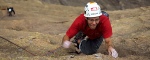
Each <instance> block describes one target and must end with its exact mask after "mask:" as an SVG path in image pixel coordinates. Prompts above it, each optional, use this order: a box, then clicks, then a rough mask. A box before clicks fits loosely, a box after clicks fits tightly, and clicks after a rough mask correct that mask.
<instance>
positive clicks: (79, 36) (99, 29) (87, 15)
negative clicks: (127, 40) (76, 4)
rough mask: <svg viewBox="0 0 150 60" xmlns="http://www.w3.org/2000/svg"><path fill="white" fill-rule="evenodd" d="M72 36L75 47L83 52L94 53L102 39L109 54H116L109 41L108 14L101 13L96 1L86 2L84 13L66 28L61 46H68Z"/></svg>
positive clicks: (110, 30) (110, 28)
mask: <svg viewBox="0 0 150 60" xmlns="http://www.w3.org/2000/svg"><path fill="white" fill-rule="evenodd" d="M74 36H75V38H74V41H73V42H74V43H76V44H77V46H76V47H77V48H78V49H79V50H80V52H82V53H84V54H87V55H89V54H94V53H96V52H97V50H98V49H99V47H100V45H101V43H102V42H103V39H104V40H105V42H106V45H107V49H108V52H109V54H111V55H112V56H113V57H115V58H116V57H117V56H118V53H117V51H116V50H115V49H114V48H113V46H112V42H111V36H112V27H111V24H110V20H109V17H108V14H106V13H104V14H103V12H102V11H101V8H100V6H99V5H98V4H97V3H96V2H89V3H87V5H86V6H85V12H84V14H81V15H79V16H78V17H77V18H76V19H75V21H74V22H73V23H72V25H71V26H70V28H69V29H68V30H67V32H66V35H65V36H64V37H63V39H62V46H63V47H64V48H69V46H70V44H71V41H70V39H71V38H72V37H74ZM85 37H86V38H85Z"/></svg>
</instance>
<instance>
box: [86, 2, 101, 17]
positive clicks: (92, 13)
mask: <svg viewBox="0 0 150 60" xmlns="http://www.w3.org/2000/svg"><path fill="white" fill-rule="evenodd" d="M84 11H85V12H84V16H85V17H97V16H101V15H102V12H101V8H100V6H99V5H98V4H97V3H96V2H88V3H87V5H86V6H85V8H84Z"/></svg>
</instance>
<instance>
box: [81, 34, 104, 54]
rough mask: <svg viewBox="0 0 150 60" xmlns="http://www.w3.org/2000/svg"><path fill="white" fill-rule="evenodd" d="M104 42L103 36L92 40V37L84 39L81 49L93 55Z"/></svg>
mask: <svg viewBox="0 0 150 60" xmlns="http://www.w3.org/2000/svg"><path fill="white" fill-rule="evenodd" d="M102 42H103V37H100V38H97V39H94V40H90V39H87V40H82V41H81V43H80V45H79V49H80V50H81V52H82V53H84V54H87V55H91V54H94V53H96V52H97V50H98V49H99V47H100V45H101V44H102Z"/></svg>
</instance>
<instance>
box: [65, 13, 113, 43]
mask: <svg viewBox="0 0 150 60" xmlns="http://www.w3.org/2000/svg"><path fill="white" fill-rule="evenodd" d="M79 31H82V32H83V33H84V34H85V35H86V36H88V38H89V39H91V40H92V39H95V38H99V37H100V36H103V38H108V37H111V36H112V27H111V24H110V20H109V18H108V17H106V16H104V15H101V16H100V22H99V24H98V25H97V27H96V29H90V27H89V26H88V24H87V21H86V20H85V17H84V14H81V15H80V16H78V17H77V18H76V19H75V21H74V22H73V23H72V25H71V26H70V28H69V29H68V31H67V32H66V35H67V36H68V37H69V38H70V39H71V38H72V37H73V36H75V35H76V34H77V33H78V32H79Z"/></svg>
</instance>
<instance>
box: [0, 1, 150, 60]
mask: <svg viewBox="0 0 150 60" xmlns="http://www.w3.org/2000/svg"><path fill="white" fill-rule="evenodd" d="M0 2H4V1H0ZM31 2H34V3H32V4H31ZM12 3H15V4H12ZM3 5H8V6H13V7H14V9H15V11H16V14H15V15H14V16H12V17H8V16H3V14H2V10H1V11H0V37H3V38H0V60H150V42H149V40H150V15H149V13H150V6H146V7H139V8H135V9H125V10H115V11H107V12H108V13H109V14H110V20H111V24H112V27H113V36H112V41H113V44H114V47H115V49H116V50H117V52H118V54H119V57H118V58H113V57H111V56H109V55H108V53H107V51H106V48H105V43H102V45H101V47H100V48H99V50H98V52H97V53H96V54H93V55H84V54H76V53H74V51H75V48H74V46H73V44H72V46H71V48H69V49H64V48H61V47H60V46H61V40H62V37H63V35H64V34H65V32H66V30H67V29H68V27H69V26H70V25H71V23H72V22H73V21H74V19H75V18H76V17H77V16H78V15H79V14H80V13H82V12H83V8H84V7H72V6H61V5H53V4H43V3H41V2H40V1H38V0H31V1H28V0H19V1H13V0H12V1H11V2H9V3H5V4H3ZM20 5H21V6H20ZM4 38H5V39H4ZM7 40H9V41H11V42H13V43H15V44H16V45H18V46H20V47H18V46H16V45H14V44H13V43H10V42H8V41H7ZM34 55H35V56H34Z"/></svg>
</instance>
